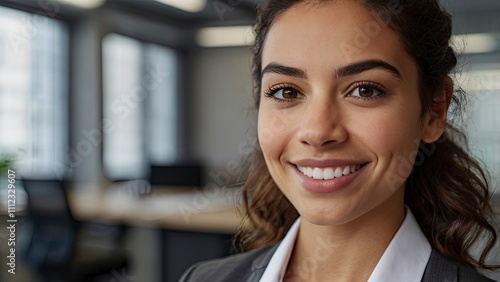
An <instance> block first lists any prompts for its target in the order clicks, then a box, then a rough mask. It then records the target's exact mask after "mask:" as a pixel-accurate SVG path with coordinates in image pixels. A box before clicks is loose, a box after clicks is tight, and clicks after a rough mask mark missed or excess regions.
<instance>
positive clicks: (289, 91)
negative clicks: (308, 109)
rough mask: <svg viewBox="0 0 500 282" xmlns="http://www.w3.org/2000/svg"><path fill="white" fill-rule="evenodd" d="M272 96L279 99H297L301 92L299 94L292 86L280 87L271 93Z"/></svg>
mask: <svg viewBox="0 0 500 282" xmlns="http://www.w3.org/2000/svg"><path fill="white" fill-rule="evenodd" d="M273 96H274V97H275V98H277V99H281V100H291V99H299V98H301V97H302V94H300V93H299V92H298V91H297V90H295V89H293V88H282V89H279V90H276V91H275V92H274V93H273Z"/></svg>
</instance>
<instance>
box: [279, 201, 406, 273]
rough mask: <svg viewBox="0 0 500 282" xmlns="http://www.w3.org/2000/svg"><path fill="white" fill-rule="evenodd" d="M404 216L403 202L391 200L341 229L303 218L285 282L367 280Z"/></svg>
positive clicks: (343, 225) (342, 226) (340, 226)
mask: <svg viewBox="0 0 500 282" xmlns="http://www.w3.org/2000/svg"><path fill="white" fill-rule="evenodd" d="M396 198H398V199H399V197H396ZM395 202H396V203H395ZM398 202H399V203H400V204H397V203H398ZM404 217H405V209H404V204H403V201H402V200H398V201H391V200H388V201H386V202H385V203H383V204H381V205H380V206H378V207H376V208H375V209H373V210H371V211H369V212H368V213H366V214H364V215H362V216H360V217H359V218H357V219H355V220H353V221H351V222H349V223H346V224H342V225H339V226H318V225H314V224H311V223H310V222H308V221H306V220H304V219H302V220H301V224H300V228H299V233H298V235H297V240H296V242H295V246H294V250H293V252H292V256H291V258H290V262H289V264H288V269H287V273H286V275H285V281H331V279H332V277H335V281H367V280H368V278H369V276H370V274H371V273H372V272H373V269H374V268H375V266H376V265H377V263H378V261H379V260H380V258H381V257H382V255H383V253H384V251H385V249H386V248H387V246H388V245H389V243H390V242H391V240H392V238H393V237H394V235H395V234H396V232H397V230H398V229H399V227H400V226H401V224H402V222H403V221H404Z"/></svg>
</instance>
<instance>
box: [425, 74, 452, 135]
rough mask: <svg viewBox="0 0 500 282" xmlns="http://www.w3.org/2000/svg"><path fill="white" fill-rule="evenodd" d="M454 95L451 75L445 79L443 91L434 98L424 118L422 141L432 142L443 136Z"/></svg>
mask: <svg viewBox="0 0 500 282" xmlns="http://www.w3.org/2000/svg"><path fill="white" fill-rule="evenodd" d="M452 96H453V80H451V78H450V77H449V76H447V77H446V78H445V79H444V83H443V87H442V89H441V93H439V95H437V96H436V97H435V98H434V103H433V104H432V105H431V107H430V109H429V112H428V113H427V114H426V117H425V120H424V128H423V134H422V141H424V142H425V143H432V142H435V141H436V140H438V139H439V137H441V135H442V134H443V132H444V130H445V129H446V121H447V117H448V108H449V106H450V102H451V98H452Z"/></svg>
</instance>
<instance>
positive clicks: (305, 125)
mask: <svg viewBox="0 0 500 282" xmlns="http://www.w3.org/2000/svg"><path fill="white" fill-rule="evenodd" d="M311 100H314V98H313V99H311ZM343 120H344V118H343V115H342V112H341V111H340V109H339V106H338V105H336V103H334V102H332V101H330V100H328V99H316V100H315V101H310V103H308V104H307V105H305V107H304V108H303V111H302V118H301V122H300V128H299V130H298V138H299V141H300V142H301V143H302V144H305V145H308V146H314V147H324V146H327V145H332V144H339V143H342V142H344V141H345V140H346V139H347V136H348V134H347V130H346V128H345V127H344V123H343Z"/></svg>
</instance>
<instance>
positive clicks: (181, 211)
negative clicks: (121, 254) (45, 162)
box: [68, 187, 241, 234]
mask: <svg viewBox="0 0 500 282" xmlns="http://www.w3.org/2000/svg"><path fill="white" fill-rule="evenodd" d="M239 196H240V190H239V189H236V188H227V189H223V188H219V189H216V190H211V191H207V190H202V189H198V188H196V189H195V188H189V187H187V188H184V187H182V188H179V187H154V188H153V189H152V192H151V193H150V194H148V195H146V196H144V197H141V198H139V197H134V196H131V195H129V194H127V193H124V192H123V191H120V189H117V188H110V189H107V191H98V190H97V189H86V188H85V187H79V188H76V189H75V188H73V189H72V190H71V191H69V193H68V198H69V203H70V207H71V210H72V212H73V215H74V217H75V218H77V219H79V220H89V221H95V220H106V221H113V222H120V223H123V224H127V225H133V226H142V227H154V228H164V229H176V230H184V231H200V232H214V233H226V234H232V233H234V231H235V230H236V228H237V227H238V224H239V222H240V219H241V217H240V214H241V213H239V210H240V208H241V204H240V203H239V201H238V199H239V198H240V197H239Z"/></svg>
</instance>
